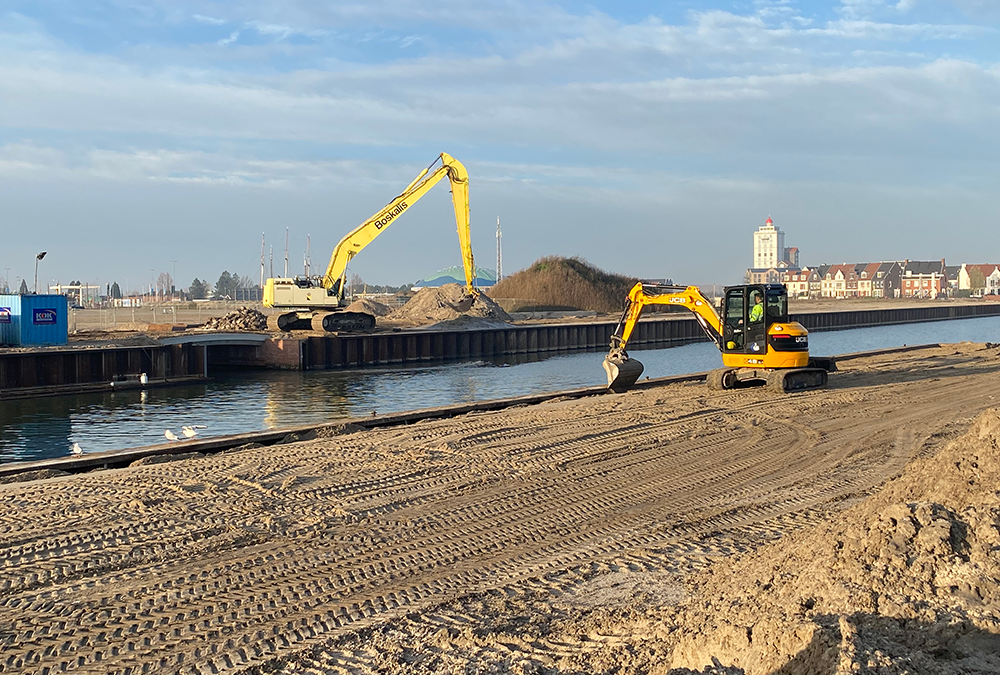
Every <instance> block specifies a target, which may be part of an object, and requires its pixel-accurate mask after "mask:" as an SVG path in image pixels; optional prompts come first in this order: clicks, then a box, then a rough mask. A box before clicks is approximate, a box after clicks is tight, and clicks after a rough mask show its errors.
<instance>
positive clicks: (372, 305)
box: [347, 298, 392, 316]
mask: <svg viewBox="0 0 1000 675" xmlns="http://www.w3.org/2000/svg"><path fill="white" fill-rule="evenodd" d="M347 311H348V312H362V313H364V314H371V315H372V316H385V315H386V314H388V313H389V312H391V311H392V309H390V308H389V307H388V306H387V305H383V304H382V303H381V302H378V301H377V300H372V299H371V298H360V299H358V300H355V301H354V302H352V303H351V304H349V305H348V306H347Z"/></svg>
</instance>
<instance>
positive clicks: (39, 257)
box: [35, 251, 48, 295]
mask: <svg viewBox="0 0 1000 675" xmlns="http://www.w3.org/2000/svg"><path fill="white" fill-rule="evenodd" d="M46 253H48V251H42V252H41V253H39V254H37V255H35V295H38V261H39V260H41V259H42V258H44V257H45V254H46Z"/></svg>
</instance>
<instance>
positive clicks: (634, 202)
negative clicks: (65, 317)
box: [0, 0, 1000, 288]
mask: <svg viewBox="0 0 1000 675" xmlns="http://www.w3.org/2000/svg"><path fill="white" fill-rule="evenodd" d="M998 45H1000V2H998V1H997V0H950V1H949V0H935V1H932V0H901V1H899V2H883V1H881V0H844V1H843V2H840V3H819V2H792V1H790V0H789V1H785V2H781V1H770V0H766V1H765V0H758V1H756V2H697V1H691V2H676V3H653V2H632V3H628V2H603V1H602V2H594V3H578V2H564V3H558V2H521V1H518V0H484V1H481V2H476V3H468V2H458V1H455V0H442V1H438V2H434V3H427V2H416V1H415V0H413V1H411V0H381V1H379V0H374V1H368V2H315V1H305V0H298V1H290V2H283V3H273V2H204V1H200V0H171V1H169V2H168V1H167V0H160V1H156V0H129V1H125V0H118V1H113V2H102V1H100V0H94V1H91V2H87V3H79V2H70V1H61V2H60V1H52V2H30V3H29V2H19V1H18V0H13V1H8V2H5V3H3V5H2V6H0V178H2V180H0V199H2V202H0V203H2V204H3V206H4V208H3V210H2V212H0V223H2V224H0V235H2V241H3V246H2V247H0V275H2V274H4V270H5V269H6V268H8V267H9V268H11V272H10V276H11V278H12V281H14V280H15V278H16V277H18V276H28V277H30V276H31V274H32V272H33V267H32V265H33V262H34V253H35V252H36V251H39V250H48V251H49V257H47V258H46V259H45V260H44V261H42V263H41V267H40V269H41V271H40V279H42V280H43V281H44V282H51V281H52V280H54V279H58V280H60V281H62V282H68V281H69V280H70V279H73V278H82V279H85V280H88V281H91V282H95V283H100V284H101V285H103V284H105V283H108V282H110V281H114V280H118V281H119V282H120V283H123V284H124V280H125V279H129V280H130V281H129V286H130V287H133V288H134V287H136V286H137V285H138V284H139V283H140V281H139V280H147V281H148V279H149V275H150V270H154V272H156V273H159V272H161V271H166V272H170V271H171V269H172V268H174V267H176V270H177V277H178V282H179V284H180V285H187V284H189V283H190V281H191V279H192V278H193V277H195V276H198V277H201V278H205V277H207V278H208V279H209V280H210V281H214V280H215V279H216V278H217V277H218V275H219V273H220V272H221V271H222V270H223V269H228V270H229V271H231V272H232V271H236V272H239V273H241V274H244V275H250V276H251V277H254V278H256V277H257V275H258V270H259V247H260V237H261V233H262V232H263V233H265V234H266V236H267V240H268V242H269V244H273V245H274V246H275V248H276V249H277V250H276V252H275V258H276V260H281V259H282V258H283V248H284V234H285V228H286V227H289V228H290V241H291V244H290V251H291V252H290V258H291V260H292V264H291V271H293V272H298V271H300V269H301V259H302V252H303V249H304V246H305V239H306V235H307V233H308V234H310V235H311V239H312V251H313V260H314V263H317V264H320V265H323V264H325V261H326V259H327V257H328V255H329V252H330V251H331V250H332V249H333V246H334V245H335V244H336V242H337V240H338V239H339V238H340V237H341V236H342V235H343V234H345V233H346V232H347V231H349V230H350V229H352V228H353V227H354V226H356V225H357V224H359V223H360V222H361V221H363V220H364V219H365V218H366V217H368V216H370V215H371V214H373V213H374V212H375V211H377V210H378V209H379V208H380V207H381V206H382V205H383V204H384V203H385V202H387V201H389V199H391V198H392V197H393V196H394V195H395V194H397V193H398V192H399V190H400V189H401V188H402V187H404V186H405V185H406V184H407V183H408V182H409V181H410V180H411V179H412V178H413V176H414V175H415V174H416V173H417V171H419V170H420V169H421V168H422V167H424V166H426V165H427V164H429V163H430V162H431V161H432V160H433V159H434V158H435V157H436V156H437V154H438V153H440V152H442V151H444V152H448V153H450V154H452V155H454V156H455V157H456V158H458V159H459V160H461V161H462V162H463V163H464V164H465V165H466V166H467V168H468V169H469V173H470V176H471V180H472V184H471V201H472V214H473V242H474V247H475V252H476V256H477V261H478V262H479V264H481V265H483V266H485V267H493V264H494V256H495V249H494V237H493V234H494V228H495V222H496V218H497V217H498V216H499V217H500V218H501V221H502V223H503V225H504V260H505V264H504V266H505V271H506V272H508V273H509V272H511V271H513V270H515V269H518V268H522V267H525V266H527V265H528V264H530V263H531V262H532V261H533V260H535V259H536V258H538V257H541V256H543V255H550V254H564V255H579V256H582V257H585V258H587V259H588V260H590V261H592V262H594V263H595V264H597V265H599V266H601V267H603V268H605V269H610V270H614V271H618V272H623V273H628V274H634V275H636V276H649V277H663V276H669V277H672V278H674V279H675V280H676V281H679V282H693V283H713V282H719V283H727V282H736V281H738V280H739V279H740V277H741V276H742V271H743V270H744V269H745V268H746V267H747V266H748V264H749V262H750V257H751V242H752V240H751V233H752V231H753V230H754V229H756V227H757V226H758V225H760V224H762V223H763V221H764V220H765V219H766V218H767V216H768V215H770V216H772V217H773V218H774V221H775V223H776V224H777V225H778V226H779V227H781V228H782V229H784V230H785V232H786V243H787V244H788V245H794V246H798V247H799V248H800V249H801V251H802V259H803V262H806V263H821V262H844V261H866V260H878V259H902V258H922V259H936V258H941V257H947V259H948V261H949V263H959V262H987V261H989V262H997V261H998V260H1000V252H998V251H997V250H996V245H995V244H994V241H995V239H996V231H997V225H998V213H1000V208H998V207H1000V197H998V196H997V193H1000V190H998V189H997V188H996V186H997V185H998V184H1000V163H998V161H997V157H998V156H1000V152H998V151H1000V124H998V122H1000V63H998V61H1000V59H998V53H997V52H998ZM174 261H177V262H176V263H175V262H174ZM458 261H459V259H458V247H457V237H456V236H455V234H454V222H453V219H452V216H451V212H450V205H449V197H448V191H447V189H446V187H445V186H444V185H441V186H439V187H438V188H436V189H435V190H434V191H432V192H431V193H429V194H428V195H427V196H426V197H425V198H424V199H423V200H422V201H421V202H420V204H419V205H418V206H416V207H414V208H413V209H411V210H410V211H409V212H408V213H407V215H406V218H405V219H400V220H399V221H397V223H395V224H394V225H393V227H392V228H391V229H389V230H387V231H386V233H385V234H383V235H382V236H381V237H380V238H379V239H378V240H376V242H375V243H373V244H372V245H371V246H370V247H369V248H368V249H367V250H366V251H365V252H364V253H362V254H361V255H359V256H358V258H357V259H356V261H355V262H354V263H353V264H352V271H354V272H357V273H359V274H361V276H362V277H364V278H365V279H366V280H367V281H370V282H375V283H392V284H402V283H407V282H412V281H414V280H416V279H418V278H420V277H422V276H425V275H427V274H430V273H432V272H434V271H436V270H438V269H440V268H443V267H447V266H450V265H454V264H457V263H458ZM282 266H283V262H281V263H278V262H276V264H275V270H276V271H278V272H280V271H281V267H282Z"/></svg>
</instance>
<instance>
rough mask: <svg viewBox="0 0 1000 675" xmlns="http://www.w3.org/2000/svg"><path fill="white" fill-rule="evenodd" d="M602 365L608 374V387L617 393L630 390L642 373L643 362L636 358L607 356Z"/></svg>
mask: <svg viewBox="0 0 1000 675" xmlns="http://www.w3.org/2000/svg"><path fill="white" fill-rule="evenodd" d="M602 365H603V366H604V370H605V372H606V373H607V374H608V389H610V390H611V391H613V392H615V393H616V394H621V393H624V392H626V391H628V390H629V389H630V388H631V387H632V385H633V384H635V381H636V380H638V379H639V376H640V375H642V363H640V362H639V361H636V360H635V359H628V358H626V359H623V358H621V357H616V356H607V357H605V358H604V363H603V364H602Z"/></svg>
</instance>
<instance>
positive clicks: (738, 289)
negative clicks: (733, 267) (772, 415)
mask: <svg viewBox="0 0 1000 675" xmlns="http://www.w3.org/2000/svg"><path fill="white" fill-rule="evenodd" d="M646 305H671V306H675V307H684V308H685V309H688V310H690V311H691V312H693V313H694V316H695V319H697V320H698V323H699V324H700V325H701V327H702V329H703V330H704V331H705V333H706V334H707V335H708V337H709V338H710V339H711V340H712V341H713V342H714V343H715V345H716V346H717V347H718V348H719V351H720V352H722V363H723V366H724V367H722V368H718V369H716V370H713V371H712V372H711V373H709V375H708V387H709V389H734V388H736V387H739V386H741V385H745V384H765V385H767V386H768V387H769V388H770V389H772V390H775V391H780V392H788V391H799V390H803V389H814V388H817V387H823V386H825V385H826V380H827V372H829V371H833V370H836V365H835V363H834V361H833V359H832V358H827V357H823V358H810V357H809V337H808V331H806V329H805V328H804V327H803V326H802V325H801V324H799V323H797V322H795V321H789V320H788V292H787V290H786V289H785V286H784V285H783V284H759V285H749V286H727V287H726V289H725V295H724V296H723V300H722V308H721V309H722V316H721V317H720V316H719V314H718V313H717V312H716V311H715V308H714V307H713V306H712V303H711V302H709V300H708V299H707V298H705V296H704V295H702V293H701V291H700V290H699V289H698V287H697V286H652V285H644V284H643V283H641V282H639V283H637V284H636V285H635V286H633V287H632V290H631V291H629V294H628V300H627V301H626V303H625V311H624V312H623V313H622V318H621V320H620V321H619V322H618V327H617V328H616V329H615V332H614V334H613V335H612V336H611V349H610V351H609V352H608V355H607V357H605V359H604V370H605V371H606V372H607V374H608V388H609V389H610V390H611V391H614V392H617V393H621V392H624V391H627V390H628V389H629V388H630V387H631V386H632V385H633V384H635V381H636V380H638V379H639V376H640V375H642V370H643V368H642V363H640V362H639V361H637V360H636V359H633V358H629V355H628V353H627V352H626V351H625V347H626V346H627V345H628V341H629V338H630V337H631V336H632V331H633V330H635V326H636V324H637V323H638V321H639V317H640V316H641V315H642V310H643V308H644V307H645V306H646Z"/></svg>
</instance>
